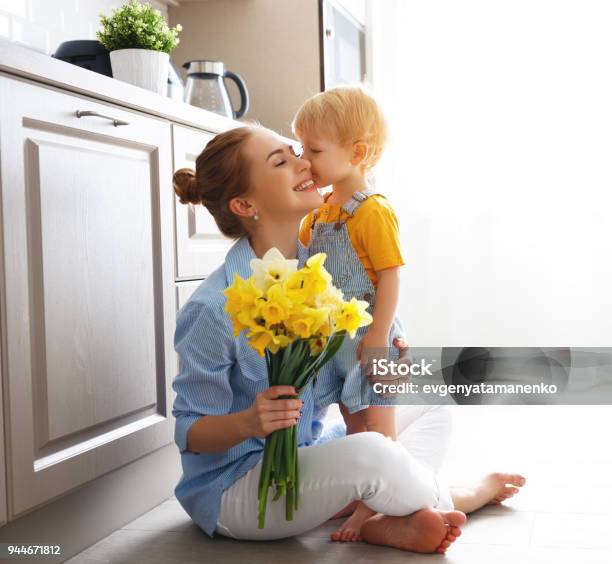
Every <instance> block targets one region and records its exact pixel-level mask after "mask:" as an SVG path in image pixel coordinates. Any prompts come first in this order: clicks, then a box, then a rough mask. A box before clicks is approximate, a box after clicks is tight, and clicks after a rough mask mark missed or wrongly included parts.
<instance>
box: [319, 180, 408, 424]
mask: <svg viewBox="0 0 612 564" xmlns="http://www.w3.org/2000/svg"><path fill="white" fill-rule="evenodd" d="M373 194H374V193H373V192H371V191H366V192H355V194H353V197H352V199H351V200H350V201H348V202H347V203H345V204H344V205H343V206H342V211H341V213H340V218H339V221H337V222H335V223H317V218H318V214H319V211H320V210H316V211H315V212H314V214H313V220H312V225H311V229H312V233H311V238H310V245H309V247H308V256H312V255H315V254H317V253H326V254H327V258H326V259H325V263H324V265H323V266H324V267H325V268H326V269H327V271H328V272H329V273H330V274H331V275H332V283H333V284H334V286H336V287H337V288H340V289H341V290H342V292H343V294H344V299H345V300H346V301H350V300H351V298H357V299H359V300H364V301H367V302H368V303H369V304H370V305H369V307H368V312H369V313H370V314H371V313H372V312H373V310H374V302H375V299H376V289H375V288H374V285H373V284H372V281H371V280H370V277H369V276H368V274H367V272H366V270H365V268H364V266H363V264H362V263H361V261H360V260H359V257H358V256H357V253H356V252H355V249H354V248H353V245H352V243H351V240H350V237H349V233H348V229H347V227H346V221H347V220H349V219H350V218H352V217H353V216H354V215H355V213H356V211H357V210H358V209H359V206H361V204H362V203H363V202H365V201H366V200H367V199H368V198H369V197H370V196H372V195H373ZM372 236H373V237H375V236H376V234H375V233H373V234H372ZM367 330H368V327H361V328H360V329H359V330H358V331H357V334H356V335H355V338H354V339H351V338H350V336H349V335H347V336H346V337H345V339H344V343H343V344H342V347H341V348H340V350H339V351H338V353H337V354H336V356H335V357H334V358H333V359H332V360H331V361H330V362H329V363H328V364H327V365H326V366H325V367H324V368H323V369H322V370H321V371H320V373H319V374H318V375H317V379H316V381H315V389H314V392H315V401H316V402H317V403H320V404H321V405H327V404H329V403H334V402H338V401H342V403H343V404H344V405H345V406H346V407H347V409H348V411H349V413H355V412H357V411H361V410H362V409H365V408H367V407H369V406H370V405H386V406H393V405H395V404H396V403H397V399H396V398H394V397H388V398H383V397H382V396H379V395H378V394H375V393H374V392H373V390H372V386H371V384H369V382H368V381H367V379H366V378H365V377H364V376H363V374H362V368H361V366H360V364H359V362H358V361H357V357H356V351H357V346H358V345H359V343H360V341H361V339H362V338H363V336H364V335H365V334H366V333H367ZM398 336H402V337H403V327H402V325H401V323H400V321H399V319H397V318H396V319H395V320H394V322H393V325H392V327H391V330H390V332H389V343H388V347H389V348H390V351H389V353H388V354H385V356H386V357H387V358H388V359H390V360H397V358H398V356H399V354H398V353H399V351H398V350H397V349H396V348H395V347H393V339H394V338H395V337H398ZM385 353H387V351H385Z"/></svg>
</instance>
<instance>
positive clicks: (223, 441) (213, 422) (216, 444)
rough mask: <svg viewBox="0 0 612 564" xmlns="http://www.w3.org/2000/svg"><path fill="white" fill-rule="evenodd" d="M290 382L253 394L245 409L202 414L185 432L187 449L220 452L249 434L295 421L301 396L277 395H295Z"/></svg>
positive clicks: (263, 433) (267, 431) (256, 434)
mask: <svg viewBox="0 0 612 564" xmlns="http://www.w3.org/2000/svg"><path fill="white" fill-rule="evenodd" d="M295 393H296V392H295V388H294V387H293V386H272V387H270V388H268V389H266V390H264V391H263V392H260V393H259V394H257V396H256V397H255V401H254V402H253V404H252V405H251V407H249V408H248V409H245V410H243V411H237V412H236V413H230V414H228V415H205V416H203V417H201V418H200V419H198V420H197V421H196V422H195V423H194V424H193V425H191V427H190V428H189V431H188V432H187V450H188V451H189V452H223V451H224V450H227V449H229V448H231V447H233V446H234V445H237V444H238V443H241V442H242V441H244V440H246V439H249V438H251V437H262V438H263V437H266V436H267V435H269V434H270V433H272V431H276V430H277V429H283V428H285V427H291V426H293V425H295V424H296V423H297V420H298V418H299V416H300V411H299V410H300V408H301V407H302V405H303V403H304V402H302V400H300V399H277V398H278V397H279V396H284V395H295Z"/></svg>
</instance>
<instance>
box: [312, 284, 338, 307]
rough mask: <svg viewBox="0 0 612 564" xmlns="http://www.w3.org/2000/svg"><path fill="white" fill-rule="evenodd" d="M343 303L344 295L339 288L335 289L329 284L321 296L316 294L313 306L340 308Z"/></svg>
mask: <svg viewBox="0 0 612 564" xmlns="http://www.w3.org/2000/svg"><path fill="white" fill-rule="evenodd" d="M343 302H344V294H343V293H342V290H340V288H336V287H335V286H332V285H331V284H330V285H329V286H328V288H327V290H326V291H325V292H323V293H321V294H317V295H316V297H315V306H316V307H324V306H332V307H334V308H339V307H342V304H343Z"/></svg>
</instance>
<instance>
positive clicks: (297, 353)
mask: <svg viewBox="0 0 612 564" xmlns="http://www.w3.org/2000/svg"><path fill="white" fill-rule="evenodd" d="M325 258H326V255H325V253H319V254H317V255H314V256H312V257H310V258H309V259H308V261H307V262H306V266H304V267H303V268H301V269H299V270H298V268H297V263H298V261H297V260H288V259H285V257H283V255H282V253H281V252H280V251H279V250H278V249H276V248H273V249H270V250H269V251H268V252H267V253H266V254H265V255H264V257H263V259H254V260H252V261H251V269H252V271H253V274H252V275H251V277H250V278H248V279H247V280H244V279H242V278H241V277H240V276H238V275H237V274H236V275H235V277H234V281H233V284H232V285H231V286H230V287H228V288H227V289H226V290H225V291H224V294H225V296H226V298H227V302H226V305H225V311H226V312H227V313H228V314H229V315H230V317H231V319H232V323H233V326H234V335H235V336H238V335H239V334H240V333H241V332H242V331H247V339H248V341H249V344H250V345H251V346H252V347H253V348H254V349H255V350H256V351H257V352H258V353H259V355H260V356H262V357H263V356H265V358H266V366H267V369H268V382H269V384H270V386H279V385H288V386H294V387H295V388H296V390H297V393H298V397H300V395H301V394H302V392H303V391H304V390H305V389H306V387H307V386H308V385H309V384H310V382H311V381H312V379H313V378H314V377H315V376H316V373H317V371H318V370H319V369H320V368H321V367H322V366H323V365H324V364H325V363H326V362H328V361H329V360H330V359H331V358H332V357H333V356H334V355H335V354H336V352H337V351H338V349H339V348H340V345H342V342H343V340H344V337H345V335H346V334H347V333H348V334H349V335H350V337H351V338H354V336H355V333H356V331H357V329H359V327H362V326H365V325H368V324H370V323H371V322H372V317H371V316H370V314H369V313H368V312H367V311H366V308H367V307H368V303H367V302H365V301H360V300H357V299H355V298H352V299H351V300H350V301H348V302H347V301H344V299H343V295H342V292H341V291H340V290H339V289H337V288H335V287H334V286H333V285H332V279H331V275H330V274H329V272H327V270H325V268H324V267H323V262H324V261H325ZM297 446H298V445H297V426H296V425H294V426H292V427H289V428H286V429H279V430H278V431H274V432H273V433H271V434H270V435H268V436H267V437H266V442H265V446H264V455H263V462H262V467H261V468H262V469H261V475H260V478H259V493H258V503H259V506H258V527H259V528H260V529H263V528H264V526H265V518H266V506H267V500H268V490H269V488H270V487H271V486H272V485H273V486H274V487H275V495H274V498H273V500H274V501H275V500H277V499H279V498H280V497H281V496H282V495H284V496H285V516H286V519H287V520H288V521H291V520H292V519H293V511H294V510H297V509H298V507H299V481H298V476H299V472H298V459H297Z"/></svg>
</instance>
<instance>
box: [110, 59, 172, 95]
mask: <svg viewBox="0 0 612 564" xmlns="http://www.w3.org/2000/svg"><path fill="white" fill-rule="evenodd" d="M110 60H111V67H112V69H113V78H116V79H118V80H122V81H123V82H129V83H130V84H133V85H134V86H140V88H146V89H147V90H152V91H153V92H157V93H158V94H162V95H164V96H165V95H166V91H167V89H168V62H169V60H170V55H168V53H162V52H161V51H151V50H149V49H119V50H117V51H111V53H110Z"/></svg>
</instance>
